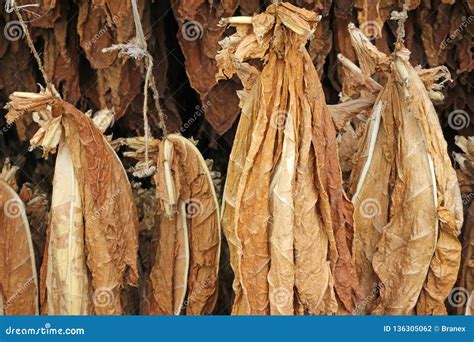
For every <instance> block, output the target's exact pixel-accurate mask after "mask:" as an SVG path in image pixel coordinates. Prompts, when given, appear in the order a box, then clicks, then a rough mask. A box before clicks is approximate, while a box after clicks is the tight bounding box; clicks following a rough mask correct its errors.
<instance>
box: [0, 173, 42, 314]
mask: <svg viewBox="0 0 474 342" xmlns="http://www.w3.org/2000/svg"><path fill="white" fill-rule="evenodd" d="M4 166H5V165H4ZM11 170H12V171H13V172H6V173H7V174H8V177H6V178H4V177H5V176H7V175H6V174H5V173H4V172H2V175H1V177H0V207H1V208H2V210H1V211H0V315H38V314H39V307H38V278H37V277H38V275H37V272H36V265H35V254H34V249H33V242H32V239H31V233H30V227H29V224H28V219H27V217H26V210H25V205H24V204H23V201H22V200H21V199H20V197H19V196H18V194H17V193H16V192H15V190H14V189H13V188H12V187H11V185H10V184H12V183H11V181H12V180H14V176H15V168H12V169H11ZM3 171H6V170H5V168H4V169H3Z"/></svg>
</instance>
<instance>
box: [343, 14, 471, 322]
mask: <svg viewBox="0 0 474 342" xmlns="http://www.w3.org/2000/svg"><path fill="white" fill-rule="evenodd" d="M393 16H394V18H396V19H398V20H399V21H400V24H399V30H398V40H397V43H396V45H395V51H394V52H393V53H392V55H391V56H387V55H385V54H384V53H382V52H380V51H378V50H377V48H376V47H375V46H374V45H372V44H371V43H370V41H369V40H368V39H367V38H366V37H365V36H364V35H363V34H362V32H361V31H359V30H358V29H357V28H355V27H354V25H352V24H351V25H349V31H350V35H351V39H352V44H353V46H354V49H355V51H356V54H357V56H358V59H359V64H360V67H361V69H362V71H363V73H364V74H365V75H366V76H371V75H372V74H374V72H376V71H381V72H383V73H384V74H385V76H386V77H387V82H386V83H385V85H384V87H383V89H382V90H381V92H380V94H379V95H378V97H377V99H376V101H375V104H374V109H373V111H372V114H371V117H370V119H369V121H368V124H367V129H366V132H365V134H364V136H363V137H362V139H361V140H360V145H359V151H358V154H357V156H356V158H355V165H354V169H353V171H352V176H351V177H352V180H351V188H352V193H353V194H354V195H353V199H352V202H353V204H354V221H355V233H354V245H353V253H354V260H355V266H356V269H357V274H358V277H359V280H360V283H361V286H362V290H363V291H364V295H365V296H366V298H369V297H370V298H374V297H377V299H376V300H373V301H371V302H370V303H368V305H365V306H364V307H363V308H361V313H363V312H367V313H372V314H386V315H387V314H411V313H414V312H415V311H416V313H418V314H445V313H446V308H445V305H444V301H445V299H446V298H447V296H448V294H449V292H450V290H451V288H452V286H453V285H454V283H455V281H456V277H457V272H458V268H459V262H460V250H461V247H460V243H459V240H458V235H459V233H460V228H461V225H462V219H463V217H462V205H461V196H460V191H459V185H458V182H457V179H456V174H455V172H454V169H453V167H452V166H451V161H450V159H449V156H448V154H447V146H446V141H445V139H444V137H443V134H442V131H441V127H440V124H439V120H438V117H437V114H436V111H435V109H434V106H433V104H432V102H431V100H430V94H429V92H428V90H427V88H426V87H425V84H424V83H423V77H422V76H421V75H422V74H423V73H421V75H420V71H419V70H418V72H417V71H416V70H415V69H414V68H413V67H412V66H411V65H410V63H409V56H410V52H409V51H408V50H407V49H406V48H405V46H404V45H403V23H404V20H405V19H406V12H401V13H397V12H395V13H394V14H393ZM428 74H433V73H431V72H430V73H428ZM427 78H428V79H430V80H433V79H434V78H436V77H434V76H433V75H432V76H430V77H427ZM379 292H380V296H377V294H378V293H379Z"/></svg>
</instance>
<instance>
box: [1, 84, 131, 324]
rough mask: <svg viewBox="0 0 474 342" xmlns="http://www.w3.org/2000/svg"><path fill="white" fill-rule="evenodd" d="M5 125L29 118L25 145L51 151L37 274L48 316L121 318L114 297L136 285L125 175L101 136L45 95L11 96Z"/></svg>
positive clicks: (87, 121) (117, 299)
mask: <svg viewBox="0 0 474 342" xmlns="http://www.w3.org/2000/svg"><path fill="white" fill-rule="evenodd" d="M7 107H8V109H9V113H8V115H7V121H8V122H13V121H15V120H16V119H17V118H18V117H19V116H21V115H23V114H25V113H30V112H32V113H33V118H34V120H35V121H36V122H37V123H39V124H40V126H41V127H40V129H39V130H38V132H37V133H36V134H35V136H34V137H33V138H32V139H31V144H32V147H38V146H40V147H42V148H43V151H44V155H45V156H47V155H48V154H49V153H51V152H55V151H56V150H57V157H56V167H55V174H54V181H53V195H52V204H51V213H50V215H51V221H50V224H49V227H48V230H47V247H46V251H45V256H44V260H43V265H42V272H41V304H42V310H44V312H47V313H48V314H50V315H61V314H70V315H73V314H92V313H95V314H101V315H102V314H120V313H121V312H122V307H121V302H120V291H121V289H122V287H123V286H124V285H125V284H130V285H135V284H136V283H137V277H138V275H137V260H136V259H137V248H138V247H137V246H138V245H137V224H138V222H137V214H136V208H135V206H134V203H133V198H132V191H131V187H130V183H129V181H128V178H127V174H126V172H125V170H124V169H123V167H122V164H121V162H120V160H119V159H118V157H117V155H116V154H115V152H114V151H113V149H112V148H111V146H110V145H109V143H108V142H107V140H106V138H105V137H104V136H103V135H102V133H101V131H100V129H99V128H98V127H97V126H96V125H95V124H94V122H93V121H92V120H91V119H90V118H89V117H87V116H86V115H85V114H84V113H82V112H80V111H79V110H77V109H76V108H74V107H73V106H72V105H71V104H69V103H67V102H65V101H63V100H62V99H60V98H59V97H57V96H54V95H52V94H51V93H50V90H49V89H48V90H44V91H42V92H41V93H40V94H35V93H20V92H16V93H13V94H12V95H11V96H10V102H9V103H8V106H7Z"/></svg>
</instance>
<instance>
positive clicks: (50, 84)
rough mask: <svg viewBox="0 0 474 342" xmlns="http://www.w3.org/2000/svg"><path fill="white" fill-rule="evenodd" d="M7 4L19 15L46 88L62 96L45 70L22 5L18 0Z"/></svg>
mask: <svg viewBox="0 0 474 342" xmlns="http://www.w3.org/2000/svg"><path fill="white" fill-rule="evenodd" d="M7 4H8V6H9V8H13V11H15V14H16V15H17V17H18V21H19V22H20V25H21V28H22V30H23V32H24V33H25V37H26V43H27V44H28V46H29V48H30V50H31V52H32V53H33V56H34V57H35V59H36V64H37V65H38V69H39V70H40V72H41V75H42V76H43V79H44V82H45V83H46V88H47V89H48V90H49V91H51V93H52V94H53V95H54V96H57V97H59V98H60V97H61V95H60V94H59V93H58V91H57V90H56V88H55V87H54V85H53V84H52V82H51V80H50V79H49V77H48V75H47V74H46V71H45V70H44V66H43V62H42V61H41V58H40V56H39V53H38V51H37V50H36V48H35V45H34V43H33V39H31V35H30V32H29V31H28V27H27V26H26V23H25V21H24V20H23V16H22V15H21V13H20V9H21V8H22V6H20V7H18V6H17V4H16V0H9V2H8V3H7Z"/></svg>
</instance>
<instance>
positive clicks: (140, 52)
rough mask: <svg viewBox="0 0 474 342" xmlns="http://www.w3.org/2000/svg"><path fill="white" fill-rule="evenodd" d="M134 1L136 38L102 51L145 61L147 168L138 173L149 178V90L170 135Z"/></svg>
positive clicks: (160, 123) (163, 124)
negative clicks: (114, 52)
mask: <svg viewBox="0 0 474 342" xmlns="http://www.w3.org/2000/svg"><path fill="white" fill-rule="evenodd" d="M131 1H132V12H133V20H134V23H135V37H134V38H132V39H131V40H130V41H129V42H128V43H125V44H114V45H112V46H111V47H108V48H105V49H102V52H103V53H108V52H112V51H118V56H119V57H120V58H127V57H131V58H133V59H135V60H136V61H141V60H142V59H144V60H145V66H146V73H145V85H144V99H143V124H144V130H145V168H146V170H144V172H142V173H138V174H139V175H142V176H143V175H145V176H149V175H151V174H152V172H154V169H153V170H151V169H152V168H150V165H149V159H148V158H149V157H148V149H149V140H150V127H149V125H148V89H149V88H150V89H151V90H152V92H153V100H154V102H155V107H156V110H157V111H158V117H159V127H160V129H161V131H162V133H163V137H166V136H167V135H168V130H167V128H166V123H165V114H164V112H163V109H162V108H161V105H160V94H159V92H158V88H157V87H156V82H155V77H154V76H153V57H152V56H151V54H150V53H149V52H148V48H147V43H146V39H145V34H144V33H143V27H142V24H141V19H140V13H139V12H138V6H137V2H136V0H131Z"/></svg>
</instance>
